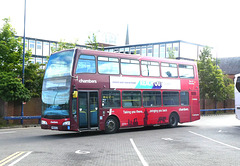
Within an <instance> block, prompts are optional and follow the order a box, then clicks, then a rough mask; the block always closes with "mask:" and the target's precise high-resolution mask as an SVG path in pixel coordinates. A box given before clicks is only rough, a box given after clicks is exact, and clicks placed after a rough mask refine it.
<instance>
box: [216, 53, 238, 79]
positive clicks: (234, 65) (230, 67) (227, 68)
mask: <svg viewBox="0 0 240 166" xmlns="http://www.w3.org/2000/svg"><path fill="white" fill-rule="evenodd" d="M218 60H219V61H220V63H219V64H218V65H219V67H220V69H222V71H223V72H224V74H228V75H235V74H238V73H240V57H228V58H219V59H218Z"/></svg>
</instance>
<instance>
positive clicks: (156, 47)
mask: <svg viewBox="0 0 240 166" xmlns="http://www.w3.org/2000/svg"><path fill="white" fill-rule="evenodd" d="M158 55H159V45H153V57H159V56H158Z"/></svg>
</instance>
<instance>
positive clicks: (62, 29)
mask: <svg viewBox="0 0 240 166" xmlns="http://www.w3.org/2000/svg"><path fill="white" fill-rule="evenodd" d="M24 1H25V0H0V27H2V25H3V21H2V19H3V18H9V17H10V20H11V24H12V26H13V27H14V28H15V30H16V32H17V35H18V36H23V31H24ZM239 18H240V10H239V1H238V0H121V1H117V0H26V37H32V38H38V39H45V40H53V41H60V39H62V40H65V41H67V42H75V41H76V40H77V41H78V42H77V43H78V44H85V42H86V40H87V37H88V35H89V34H91V33H93V32H97V31H102V32H110V33H113V34H116V36H117V45H124V44H125V38H126V29H127V25H128V27H129V41H130V44H141V43H152V42H165V41H174V40H184V41H187V42H191V43H197V44H201V45H208V46H210V47H213V48H214V50H215V52H214V54H216V56H217V57H233V56H240V52H239V51H237V50H238V48H239V47H240V45H239V43H240V42H239V39H240V23H239Z"/></svg>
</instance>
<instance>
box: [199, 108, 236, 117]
mask: <svg viewBox="0 0 240 166" xmlns="http://www.w3.org/2000/svg"><path fill="white" fill-rule="evenodd" d="M200 111H201V112H202V113H203V115H205V113H206V112H214V114H216V113H217V111H224V113H226V111H235V108H217V109H201V110H200Z"/></svg>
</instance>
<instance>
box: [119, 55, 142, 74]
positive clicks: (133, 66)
mask: <svg viewBox="0 0 240 166" xmlns="http://www.w3.org/2000/svg"><path fill="white" fill-rule="evenodd" d="M121 72H122V74H123V75H135V76H139V75H140V65H139V61H138V60H132V59H121Z"/></svg>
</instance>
